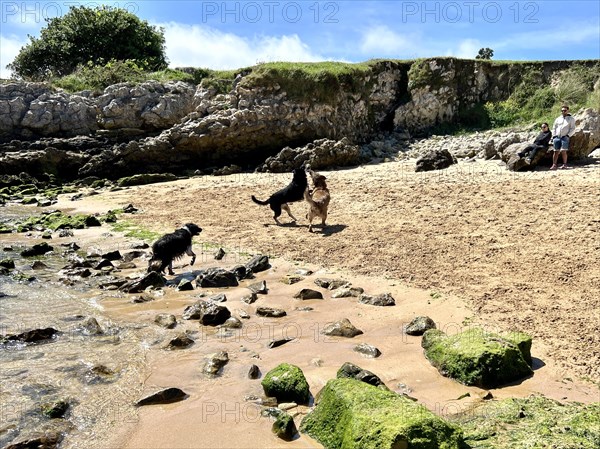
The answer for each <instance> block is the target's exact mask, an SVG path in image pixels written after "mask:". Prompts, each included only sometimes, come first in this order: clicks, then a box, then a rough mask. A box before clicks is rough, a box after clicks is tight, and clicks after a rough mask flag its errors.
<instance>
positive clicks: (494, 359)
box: [421, 328, 533, 388]
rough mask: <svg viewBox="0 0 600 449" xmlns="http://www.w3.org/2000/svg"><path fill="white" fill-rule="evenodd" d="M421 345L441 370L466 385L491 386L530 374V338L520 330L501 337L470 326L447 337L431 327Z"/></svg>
mask: <svg viewBox="0 0 600 449" xmlns="http://www.w3.org/2000/svg"><path fill="white" fill-rule="evenodd" d="M421 346H422V347H423V348H424V350H425V356H426V357H427V358H428V359H429V361H430V362H431V364H432V365H433V366H435V367H436V368H437V369H438V370H439V371H440V373H442V374H443V375H444V376H448V377H450V378H452V379H455V380H457V381H459V382H461V383H463V384H465V385H475V386H478V387H482V388H491V387H495V386H499V385H503V384H506V383H509V382H513V381H516V380H519V379H523V378H524V377H527V376H530V375H531V374H533V370H532V369H531V352H530V351H531V337H530V336H528V335H526V334H523V333H519V332H513V333H510V334H506V335H504V336H501V335H498V334H494V333H489V332H485V331H484V330H482V329H478V328H473V329H468V330H466V331H465V332H462V333H459V334H456V335H451V336H448V335H446V334H444V333H443V332H442V331H439V330H436V329H431V330H428V331H426V332H425V334H423V340H422V341H421Z"/></svg>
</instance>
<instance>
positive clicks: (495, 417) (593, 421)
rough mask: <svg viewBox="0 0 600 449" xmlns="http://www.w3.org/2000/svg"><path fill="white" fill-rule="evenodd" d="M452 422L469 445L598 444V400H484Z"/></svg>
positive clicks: (490, 448)
mask: <svg viewBox="0 0 600 449" xmlns="http://www.w3.org/2000/svg"><path fill="white" fill-rule="evenodd" d="M452 421H453V422H455V423H456V424H458V425H460V426H461V427H462V428H463V430H464V435H465V442H466V443H467V444H468V447H470V448H471V449H500V448H508V447H510V448H511V449H526V448H527V449H530V448H534V449H543V448H549V447H553V448H560V449H593V448H594V449H595V448H597V447H599V446H600V402H595V403H592V404H581V403H578V402H571V403H561V402H558V401H555V400H553V399H548V398H546V397H544V396H541V395H532V396H529V397H527V398H522V399H515V398H510V399H504V400H501V401H495V400H494V401H486V402H484V403H481V404H479V405H477V406H475V407H474V408H472V409H470V410H468V411H467V412H465V413H463V414H461V415H460V416H458V417H456V418H453V419H452Z"/></svg>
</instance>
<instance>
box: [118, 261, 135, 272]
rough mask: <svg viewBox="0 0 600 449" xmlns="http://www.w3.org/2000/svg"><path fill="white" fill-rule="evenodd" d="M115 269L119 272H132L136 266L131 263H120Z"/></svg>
mask: <svg viewBox="0 0 600 449" xmlns="http://www.w3.org/2000/svg"><path fill="white" fill-rule="evenodd" d="M117 268H118V269H119V270H132V269H133V268H136V265H135V264H134V263H133V262H121V263H120V264H119V265H117Z"/></svg>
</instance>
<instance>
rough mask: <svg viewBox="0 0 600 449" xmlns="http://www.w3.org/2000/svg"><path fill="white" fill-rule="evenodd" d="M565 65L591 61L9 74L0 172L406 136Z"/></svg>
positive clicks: (99, 172)
mask: <svg viewBox="0 0 600 449" xmlns="http://www.w3.org/2000/svg"><path fill="white" fill-rule="evenodd" d="M575 62H577V63H579V64H584V65H585V64H587V65H589V66H591V65H594V64H595V63H597V61H551V62H527V63H509V62H507V63H499V62H490V61H480V60H460V59H454V58H434V59H427V60H416V61H392V60H377V61H370V62H368V63H362V64H356V65H348V64H345V65H344V70H343V71H340V72H336V71H335V70H334V71H330V72H323V73H320V74H319V75H318V76H311V77H308V76H306V73H305V72H303V71H302V70H294V69H288V70H282V69H278V68H276V67H273V66H270V65H269V64H264V65H259V66H256V67H253V68H250V69H244V70H241V71H240V73H239V74H238V76H237V77H236V79H235V80H234V81H233V83H231V85H230V89H227V92H226V93H219V92H218V91H217V89H215V88H213V87H205V86H203V85H202V84H200V85H198V86H194V85H191V84H186V83H183V82H173V83H165V84H161V83H158V82H153V81H150V82H145V83H142V84H138V85H128V84H117V85H114V86H110V87H108V88H106V89H105V90H104V91H103V92H101V93H99V94H94V93H92V92H81V93H78V94H67V93H64V92H60V91H56V90H54V89H52V88H51V87H49V86H47V85H44V84H37V83H20V82H9V83H5V84H2V85H0V139H1V143H0V158H1V159H2V161H1V162H2V163H1V164H0V174H16V173H19V172H22V171H26V172H28V173H29V174H31V175H33V176H35V175H36V174H41V173H52V174H54V175H56V176H58V177H59V178H61V179H65V180H69V179H74V178H81V177H85V176H99V177H105V178H110V179H115V178H118V177H122V176H128V175H132V174H136V173H151V172H167V171H168V172H172V173H176V174H186V173H188V174H189V173H191V172H193V171H195V170H203V169H206V168H207V167H220V166H224V165H228V164H234V163H235V164H238V165H242V166H255V165H258V164H260V163H262V162H263V161H264V160H265V159H266V158H267V157H269V156H272V155H274V154H276V153H277V152H279V151H280V150H281V149H282V148H284V147H286V146H289V147H298V146H302V145H306V144H307V143H310V142H313V141H314V140H317V139H322V138H328V139H331V140H341V139H342V138H346V140H347V141H349V142H352V143H358V144H360V143H366V142H369V141H370V140H373V138H374V136H376V135H377V134H378V133H381V132H391V131H395V132H405V133H410V134H418V133H420V132H423V131H426V130H427V129H429V128H431V127H433V126H435V125H439V124H444V123H451V122H453V121H456V120H458V119H459V117H461V116H464V114H465V113H467V114H468V111H469V109H470V108H472V107H474V106H476V105H478V104H481V103H484V102H487V101H493V102H494V101H502V100H505V99H506V98H507V97H508V96H509V95H510V92H511V86H512V88H513V89H514V86H515V84H516V83H518V82H519V81H520V79H521V77H522V76H523V74H525V73H532V72H533V73H535V74H536V76H537V77H538V78H539V80H538V81H539V82H540V83H548V84H549V83H550V82H551V80H552V77H553V75H554V74H555V73H556V72H558V71H560V70H564V69H566V68H568V67H569V66H571V65H572V64H574V63H575Z"/></svg>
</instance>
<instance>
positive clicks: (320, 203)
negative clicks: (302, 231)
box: [304, 170, 331, 232]
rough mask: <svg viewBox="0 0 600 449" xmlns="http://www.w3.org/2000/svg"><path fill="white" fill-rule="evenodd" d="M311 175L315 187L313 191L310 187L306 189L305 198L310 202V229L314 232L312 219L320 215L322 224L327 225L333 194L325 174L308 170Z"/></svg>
mask: <svg viewBox="0 0 600 449" xmlns="http://www.w3.org/2000/svg"><path fill="white" fill-rule="evenodd" d="M308 173H309V174H310V177H311V179H312V182H313V186H314V189H313V190H312V191H311V190H309V189H308V188H307V189H306V190H305V191H304V199H305V200H306V201H307V202H308V204H309V209H308V214H306V218H308V231H309V232H312V221H313V219H314V218H316V217H318V218H320V219H321V225H322V226H323V227H325V220H327V209H328V208H329V201H330V200H331V196H330V195H329V189H328V188H327V183H326V182H325V180H326V179H327V178H326V177H325V176H323V175H321V174H319V173H317V172H314V171H312V170H308Z"/></svg>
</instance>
